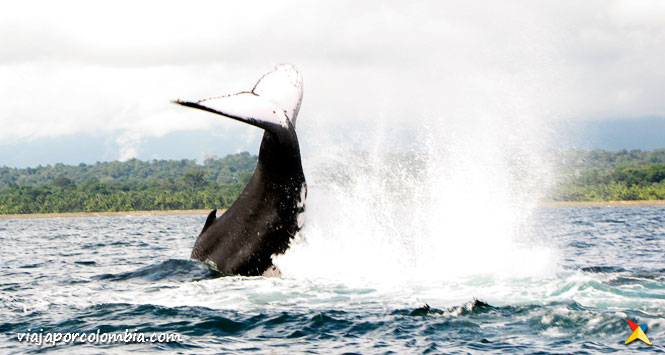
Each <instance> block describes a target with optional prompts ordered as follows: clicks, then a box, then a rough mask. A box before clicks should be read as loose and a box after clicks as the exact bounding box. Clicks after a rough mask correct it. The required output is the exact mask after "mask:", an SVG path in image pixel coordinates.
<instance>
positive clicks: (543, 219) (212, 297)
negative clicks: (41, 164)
mask: <svg viewBox="0 0 665 355" xmlns="http://www.w3.org/2000/svg"><path fill="white" fill-rule="evenodd" d="M204 220H205V216H204V215H200V216H198V215H197V216H175V215H174V216H127V217H96V218H54V219H2V220H0V306H1V307H0V333H2V335H3V336H2V337H1V338H0V352H2V353H17V354H19V353H43V352H51V351H57V352H61V353H100V352H108V353H123V352H127V353H128V352H134V351H139V352H162V351H168V352H177V353H192V354H208V353H210V354H212V353H233V352H246V351H247V352H250V351H255V352H260V353H287V352H298V353H299V352H308V353H480V352H489V353H543V354H549V353H581V354H585V353H611V352H615V353H624V352H654V351H655V352H664V350H663V345H665V257H664V256H665V254H664V253H663V251H664V250H665V209H664V208H663V207H604V208H598V207H596V208H591V207H590V208H541V209H539V210H537V211H536V213H535V214H533V215H531V216H529V217H528V223H527V224H528V225H529V230H528V233H526V234H527V235H528V238H522V239H521V240H520V241H518V243H517V244H520V243H521V244H522V245H527V246H529V247H530V249H525V250H532V251H533V252H532V253H524V254H520V253H516V254H515V258H516V260H513V261H514V262H515V264H516V265H518V266H519V265H522V266H523V268H524V269H538V270H536V271H533V272H524V273H522V272H514V273H508V274H506V272H505V271H500V272H499V271H495V270H494V269H500V268H501V267H500V266H501V265H499V264H497V262H496V261H495V260H494V259H492V258H489V260H487V261H486V263H484V264H483V265H480V266H482V267H484V268H486V269H487V271H486V272H483V273H477V272H470V273H469V272H466V273H464V272H458V271H460V270H461V269H464V270H476V269H478V268H477V266H478V265H477V264H478V263H480V261H478V260H477V259H475V260H473V263H474V264H475V265H464V262H460V263H459V269H460V270H455V268H447V269H448V270H439V269H437V268H432V270H430V271H429V272H428V273H427V274H426V275H424V276H423V275H422V273H423V272H422V271H421V272H419V274H414V275H406V277H404V275H400V277H399V278H397V281H394V282H390V277H389V276H390V275H388V277H384V278H381V279H380V280H378V277H374V276H376V275H371V274H370V275H366V276H367V277H358V278H353V277H350V276H348V275H349V274H348V273H345V272H340V273H339V276H338V277H316V276H312V275H316V273H317V271H321V273H322V274H323V273H324V271H326V270H332V269H336V268H340V269H342V266H341V265H344V264H345V258H346V259H347V260H348V259H349V258H351V257H356V255H357V253H354V252H353V245H346V246H344V248H340V249H339V250H341V251H340V252H339V254H340V255H336V256H335V257H337V258H338V260H339V265H334V264H332V263H327V262H326V263H323V262H321V263H317V257H307V256H308V255H312V254H314V255H318V254H316V253H321V251H320V250H318V249H316V243H315V238H314V242H313V241H310V243H309V244H308V243H304V244H299V245H297V246H296V247H295V249H296V250H294V251H293V256H289V255H288V254H287V255H286V256H285V257H284V259H283V263H284V265H285V267H284V268H282V271H283V272H284V276H283V277H282V278H243V277H222V276H221V275H219V274H218V273H217V272H215V271H214V270H211V269H210V268H208V267H207V266H205V265H202V264H199V263H197V262H193V261H190V260H188V255H189V252H190V248H191V246H192V245H193V242H194V239H195V237H196V235H197V232H198V230H199V229H200V226H201V225H202V224H203V221H204ZM312 233H314V232H312ZM521 234H524V233H521ZM310 236H311V235H310ZM491 237H492V236H488V240H489V238H491ZM341 240H343V241H345V240H347V239H341ZM404 245H407V244H404ZM370 247H371V246H370ZM385 248H394V246H393V245H390V246H387V247H385ZM385 248H384V249H385ZM384 249H382V248H381V247H380V246H376V250H377V253H380V252H381V250H384ZM481 249H482V246H481V245H468V248H466V249H465V250H453V251H451V254H450V255H440V257H441V258H447V257H452V255H453V254H460V253H461V254H464V253H466V254H465V255H474V250H477V251H478V252H480V251H481ZM344 250H348V254H346V253H345V252H344ZM539 250H541V251H542V250H546V251H548V252H547V253H542V254H539V253H537V251H539ZM336 252H337V251H336ZM405 252H406V251H405ZM483 252H486V251H483ZM414 253H415V252H414ZM415 255H425V254H415ZM530 255H531V256H534V255H535V256H536V257H530ZM289 257H291V259H289ZM522 258H523V259H522ZM543 259H547V260H543ZM320 260H323V259H320ZM367 260H368V262H375V261H376V260H381V259H380V258H368V259H367ZM460 260H463V259H460ZM497 260H501V259H497ZM425 261H427V260H425ZM385 262H386V263H390V262H391V261H390V260H386V261H385ZM420 264H423V260H420ZM424 264H425V265H424V266H425V268H423V267H422V266H423V265H420V266H419V268H416V269H414V270H426V266H427V262H424ZM278 265H279V263H278ZM353 265H358V263H354V264H353ZM433 265H434V264H433ZM300 269H303V270H304V269H307V270H306V271H310V272H302V273H299V272H297V271H298V270H300ZM451 269H452V270H451ZM289 270H291V272H289ZM294 270H295V271H294ZM357 273H358V274H361V276H362V273H363V270H357ZM331 274H334V273H326V275H331ZM303 275H304V276H303ZM345 275H347V276H345ZM456 275H458V276H456ZM627 319H630V320H633V321H635V322H637V323H639V324H647V325H648V330H647V336H649V338H650V339H651V341H652V342H653V344H654V345H653V346H648V345H646V344H643V343H640V342H639V341H637V342H633V343H631V344H629V345H624V341H625V340H626V339H627V338H628V336H629V335H630V333H631V330H630V328H629V327H628V324H627V323H626V320H627ZM29 329H30V331H31V332H32V333H36V334H42V336H45V334H47V333H95V332H97V331H99V332H100V333H123V332H125V331H129V332H130V333H132V332H134V333H137V334H138V333H143V334H158V333H159V334H161V333H169V334H177V335H179V336H180V337H181V339H180V340H179V341H170V342H161V343H160V342H148V343H139V342H136V341H130V342H128V343H124V342H114V343H108V344H100V343H93V344H90V343H80V342H74V343H68V344H65V343H58V344H55V345H51V344H46V345H36V344H32V343H27V342H19V341H18V335H19V334H20V333H26V332H28V331H29Z"/></svg>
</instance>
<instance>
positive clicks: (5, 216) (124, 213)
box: [0, 209, 225, 219]
mask: <svg viewBox="0 0 665 355" xmlns="http://www.w3.org/2000/svg"><path fill="white" fill-rule="evenodd" d="M210 211H212V209H206V210H170V211H118V212H63V213H25V214H0V219H20V218H76V217H115V216H149V215H189V214H201V215H204V216H205V215H207V214H208V213H210ZM223 211H225V210H218V213H221V212H223Z"/></svg>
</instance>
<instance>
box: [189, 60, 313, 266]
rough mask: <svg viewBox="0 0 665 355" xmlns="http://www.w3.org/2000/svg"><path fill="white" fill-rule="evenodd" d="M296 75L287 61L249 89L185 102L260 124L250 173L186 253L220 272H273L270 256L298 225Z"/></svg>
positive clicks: (302, 189) (302, 192) (301, 199)
mask: <svg viewBox="0 0 665 355" xmlns="http://www.w3.org/2000/svg"><path fill="white" fill-rule="evenodd" d="M301 102H302V77H301V76H300V73H299V72H298V70H297V69H296V68H295V67H293V66H291V65H279V66H277V67H276V68H275V69H274V70H273V71H272V72H270V73H268V74H266V75H264V76H263V77H262V78H261V79H260V80H259V82H258V83H257V84H256V85H255V86H254V88H253V89H252V91H247V92H241V93H238V94H234V95H228V96H222V97H215V98H211V99H206V100H201V101H196V102H188V101H180V100H178V101H176V103H178V104H181V105H183V106H188V107H193V108H198V109H202V110H205V111H209V112H213V113H217V114H220V115H222V116H226V117H229V118H232V119H235V120H239V121H242V122H245V123H248V124H251V125H254V126H257V127H260V128H263V129H264V134H263V140H262V141H261V148H260V150H259V160H258V163H257V165H256V170H255V171H254V175H252V178H251V179H250V180H249V182H248V183H247V186H245V189H244V190H243V191H242V193H241V194H240V196H239V197H238V199H237V200H236V201H235V202H234V203H233V204H232V205H231V207H229V209H228V210H226V212H224V213H223V214H222V215H221V216H220V217H219V218H217V217H216V212H217V210H213V211H212V212H210V214H209V215H208V218H207V219H206V222H205V225H204V226H203V229H202V230H201V234H200V235H199V236H198V238H197V239H196V242H195V243H194V248H193V250H192V254H191V258H192V259H196V260H199V261H202V262H205V263H209V264H211V265H213V266H214V267H215V268H216V269H217V270H219V271H220V272H222V273H225V274H234V275H245V276H259V275H264V273H266V274H267V273H268V272H271V271H274V270H275V268H274V266H273V263H272V256H273V255H275V254H282V253H284V252H285V251H286V250H287V249H288V247H289V244H290V242H291V239H292V238H293V237H294V236H295V234H296V233H297V232H298V231H299V230H300V228H302V225H303V222H304V218H305V199H306V197H307V185H306V184H305V175H304V174H303V170H302V164H301V161H300V146H299V144H298V137H297V135H296V130H295V124H296V117H297V116H298V111H299V110H300V103H301Z"/></svg>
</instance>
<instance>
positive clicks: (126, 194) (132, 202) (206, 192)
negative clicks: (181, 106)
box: [0, 153, 257, 214]
mask: <svg viewBox="0 0 665 355" xmlns="http://www.w3.org/2000/svg"><path fill="white" fill-rule="evenodd" d="M256 161H257V157H256V156H252V155H250V154H249V153H240V154H234V155H228V156H226V157H224V158H221V159H215V158H210V159H206V160H205V161H204V162H203V164H202V165H199V164H196V162H195V161H194V160H153V161H150V162H143V161H139V160H136V159H132V160H129V161H126V162H118V161H113V162H105V163H99V162H98V163H96V164H92V165H86V164H79V165H78V166H71V165H63V164H56V165H55V166H50V165H47V166H38V167H36V168H26V169H16V168H7V167H2V168H0V213H3V214H7V213H49V212H93V211H94V212H101V211H139V210H173V209H201V208H225V207H228V206H229V205H230V204H231V203H232V202H233V201H234V200H235V199H236V197H237V196H238V195H239V194H240V192H241V191H242V189H243V187H244V186H245V184H246V183H247V181H248V180H249V178H250V177H251V175H252V172H253V171H254V167H255V166H256Z"/></svg>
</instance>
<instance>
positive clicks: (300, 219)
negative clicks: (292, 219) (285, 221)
mask: <svg viewBox="0 0 665 355" xmlns="http://www.w3.org/2000/svg"><path fill="white" fill-rule="evenodd" d="M297 218H298V228H302V226H303V225H304V224H305V211H303V212H300V213H298V217H297Z"/></svg>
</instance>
